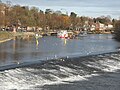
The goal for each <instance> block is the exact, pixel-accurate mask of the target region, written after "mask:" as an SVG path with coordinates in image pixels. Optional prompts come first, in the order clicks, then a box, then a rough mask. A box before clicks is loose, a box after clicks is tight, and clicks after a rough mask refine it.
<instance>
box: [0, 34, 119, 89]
mask: <svg viewBox="0 0 120 90" xmlns="http://www.w3.org/2000/svg"><path fill="white" fill-rule="evenodd" d="M119 46H120V43H119V42H117V41H115V40H114V39H113V36H112V35H110V34H94V35H93V34H90V35H88V36H87V37H80V38H78V39H67V40H65V39H60V38H57V37H52V36H47V37H43V38H38V39H35V38H34V37H30V38H28V37H16V38H14V39H13V40H11V41H8V42H5V43H1V44H0V90H7V89H15V90H22V89H27V90H29V89H30V90H73V89H75V90H119V88H120V71H119V70H120V53H119Z"/></svg>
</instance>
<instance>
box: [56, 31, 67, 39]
mask: <svg viewBox="0 0 120 90" xmlns="http://www.w3.org/2000/svg"><path fill="white" fill-rule="evenodd" d="M57 37H59V38H68V32H67V30H61V31H59V32H58V33H57Z"/></svg>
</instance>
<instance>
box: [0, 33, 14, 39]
mask: <svg viewBox="0 0 120 90" xmlns="http://www.w3.org/2000/svg"><path fill="white" fill-rule="evenodd" d="M13 37H14V35H13V34H12V32H3V31H1V32H0V41H3V40H6V39H10V38H13Z"/></svg>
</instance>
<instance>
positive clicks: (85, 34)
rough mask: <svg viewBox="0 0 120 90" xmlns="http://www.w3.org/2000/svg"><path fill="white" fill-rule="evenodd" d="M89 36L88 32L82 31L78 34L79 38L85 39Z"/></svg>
mask: <svg viewBox="0 0 120 90" xmlns="http://www.w3.org/2000/svg"><path fill="white" fill-rule="evenodd" d="M85 36H87V31H81V32H80V33H79V34H78V37H85Z"/></svg>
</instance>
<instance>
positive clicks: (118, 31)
mask: <svg viewBox="0 0 120 90" xmlns="http://www.w3.org/2000/svg"><path fill="white" fill-rule="evenodd" d="M115 39H116V40H117V41H120V20H119V21H117V22H116V23H115Z"/></svg>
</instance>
